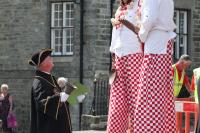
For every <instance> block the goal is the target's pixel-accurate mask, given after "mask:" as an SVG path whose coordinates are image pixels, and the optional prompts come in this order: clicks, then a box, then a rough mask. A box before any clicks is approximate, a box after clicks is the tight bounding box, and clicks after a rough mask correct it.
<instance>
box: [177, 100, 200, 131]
mask: <svg viewBox="0 0 200 133" xmlns="http://www.w3.org/2000/svg"><path fill="white" fill-rule="evenodd" d="M192 100H193V99H191V98H182V99H180V98H179V99H176V101H175V109H176V128H177V130H176V132H177V133H189V132H190V113H194V114H195V120H194V130H195V127H196V124H197V119H198V112H199V111H198V104H197V103H195V102H193V101H192ZM183 113H185V128H183V129H182V114H183Z"/></svg>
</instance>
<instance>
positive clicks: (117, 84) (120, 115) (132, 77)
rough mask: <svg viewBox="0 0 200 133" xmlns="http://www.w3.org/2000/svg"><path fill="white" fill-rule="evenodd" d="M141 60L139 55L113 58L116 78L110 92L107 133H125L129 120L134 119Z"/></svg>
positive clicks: (141, 56)
mask: <svg viewBox="0 0 200 133" xmlns="http://www.w3.org/2000/svg"><path fill="white" fill-rule="evenodd" d="M142 58H143V55H142V54H139V53H138V54H130V55H127V56H124V57H120V58H119V57H116V58H115V68H116V71H117V77H116V79H115V81H114V82H113V84H112V86H111V90H110V104H109V113H108V125H107V133H126V130H127V127H128V120H129V118H130V119H133V118H134V109H135V101H136V96H137V85H138V84H139V72H140V71H141V70H140V69H141V63H142ZM132 126H133V124H132Z"/></svg>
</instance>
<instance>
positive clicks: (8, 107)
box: [0, 84, 13, 133]
mask: <svg viewBox="0 0 200 133" xmlns="http://www.w3.org/2000/svg"><path fill="white" fill-rule="evenodd" d="M12 106H13V102H12V96H11V95H10V94H9V92H8V85H7V84H2V85H1V95H0V119H1V120H2V121H3V125H2V128H3V131H4V132H6V133H11V132H12V129H11V128H8V126H7V117H8V114H9V113H12Z"/></svg>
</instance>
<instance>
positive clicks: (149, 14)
mask: <svg viewBox="0 0 200 133" xmlns="http://www.w3.org/2000/svg"><path fill="white" fill-rule="evenodd" d="M159 5H160V1H159V0H144V3H143V5H142V13H141V15H142V16H141V27H140V31H139V37H140V40H141V41H142V42H145V41H146V39H147V36H148V33H149V31H150V30H151V29H152V27H153V24H154V22H155V21H156V19H157V17H158V12H159Z"/></svg>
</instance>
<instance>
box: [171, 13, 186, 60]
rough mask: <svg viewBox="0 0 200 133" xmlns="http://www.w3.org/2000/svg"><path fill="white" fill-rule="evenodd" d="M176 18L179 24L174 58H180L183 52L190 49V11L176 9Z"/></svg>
mask: <svg viewBox="0 0 200 133" xmlns="http://www.w3.org/2000/svg"><path fill="white" fill-rule="evenodd" d="M174 20H175V23H176V25H177V29H176V33H177V37H176V39H175V45H174V58H175V59H179V57H180V56H181V55H182V54H187V51H188V50H187V49H188V46H187V43H188V12H187V11H186V10H175V12H174Z"/></svg>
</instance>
